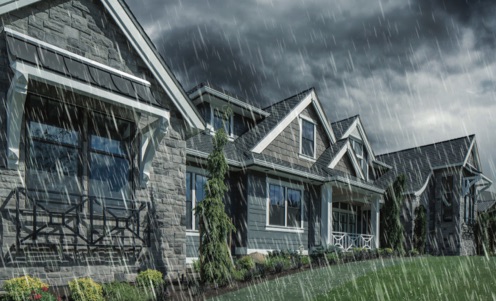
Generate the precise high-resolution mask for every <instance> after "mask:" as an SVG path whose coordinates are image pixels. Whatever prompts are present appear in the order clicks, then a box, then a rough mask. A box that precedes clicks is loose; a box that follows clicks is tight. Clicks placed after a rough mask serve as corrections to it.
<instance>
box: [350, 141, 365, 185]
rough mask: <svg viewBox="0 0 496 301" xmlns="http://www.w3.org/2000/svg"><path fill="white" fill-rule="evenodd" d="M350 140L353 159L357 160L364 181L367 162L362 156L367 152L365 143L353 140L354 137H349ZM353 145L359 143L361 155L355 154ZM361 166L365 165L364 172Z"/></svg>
mask: <svg viewBox="0 0 496 301" xmlns="http://www.w3.org/2000/svg"><path fill="white" fill-rule="evenodd" d="M350 140H351V149H352V150H353V153H355V157H356V158H357V163H358V167H359V168H360V169H361V170H362V173H363V177H364V178H365V180H368V179H369V163H368V162H367V160H365V156H364V155H365V152H366V151H367V147H366V146H365V143H364V142H363V141H362V140H360V139H358V138H355V137H354V136H350ZM354 143H359V144H361V145H362V155H359V154H357V152H356V151H355V147H354ZM362 164H365V167H366V168H365V170H363V168H364V166H362Z"/></svg>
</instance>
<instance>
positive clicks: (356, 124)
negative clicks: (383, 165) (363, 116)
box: [340, 117, 375, 161]
mask: <svg viewBox="0 0 496 301" xmlns="http://www.w3.org/2000/svg"><path fill="white" fill-rule="evenodd" d="M355 128H356V129H357V130H358V132H359V133H360V136H361V139H362V142H364V144H365V148H367V152H368V153H369V158H370V159H369V160H370V161H375V155H374V151H373V150H372V146H370V143H369V139H368V137H367V135H365V131H364V130H363V125H362V122H361V121H360V117H357V118H356V119H355V121H353V123H352V124H351V126H350V127H349V128H348V130H346V132H345V133H344V134H343V136H342V137H341V138H340V139H344V138H348V137H349V136H353V135H351V133H352V132H353V130H355Z"/></svg>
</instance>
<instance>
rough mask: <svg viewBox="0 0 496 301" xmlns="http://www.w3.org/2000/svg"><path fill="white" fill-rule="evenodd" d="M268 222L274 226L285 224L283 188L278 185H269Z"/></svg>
mask: <svg viewBox="0 0 496 301" xmlns="http://www.w3.org/2000/svg"><path fill="white" fill-rule="evenodd" d="M269 198H270V208H269V224H270V225H276V226H285V221H284V215H285V211H286V210H285V204H284V203H285V199H284V188H283V187H282V186H279V185H272V184H271V185H269Z"/></svg>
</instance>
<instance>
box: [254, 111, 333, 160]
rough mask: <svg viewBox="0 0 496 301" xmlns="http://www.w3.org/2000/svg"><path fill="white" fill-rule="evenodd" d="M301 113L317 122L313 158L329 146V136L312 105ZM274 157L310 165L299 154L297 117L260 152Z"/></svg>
mask: <svg viewBox="0 0 496 301" xmlns="http://www.w3.org/2000/svg"><path fill="white" fill-rule="evenodd" d="M301 115H303V116H307V117H310V118H311V119H312V120H314V121H315V122H318V123H317V126H316V149H315V155H316V156H315V158H319V157H320V155H322V153H323V152H324V151H325V150H326V149H327V148H328V147H329V143H330V142H329V138H328V137H327V134H326V132H325V130H324V128H323V126H322V125H321V123H320V120H319V118H318V115H317V112H315V109H314V108H313V106H312V105H309V106H308V107H307V108H306V109H305V110H304V111H303V112H302V113H301ZM262 154H264V155H268V156H271V157H274V158H278V159H281V160H284V161H287V162H290V163H292V164H297V165H301V166H305V167H310V166H312V165H313V162H311V161H308V160H305V159H301V158H300V157H299V154H300V123H299V118H295V119H294V120H293V121H292V122H291V123H290V124H289V125H288V126H287V127H286V128H285V129H284V130H283V131H282V132H281V133H280V134H279V135H278V136H277V137H276V138H275V139H274V140H273V141H272V142H271V143H270V144H269V145H268V146H267V147H266V148H265V150H264V151H263V152H262Z"/></svg>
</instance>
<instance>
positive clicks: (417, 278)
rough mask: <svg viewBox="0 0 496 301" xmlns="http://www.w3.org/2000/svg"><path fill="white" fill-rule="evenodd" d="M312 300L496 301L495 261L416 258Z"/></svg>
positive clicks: (361, 278) (351, 282)
mask: <svg viewBox="0 0 496 301" xmlns="http://www.w3.org/2000/svg"><path fill="white" fill-rule="evenodd" d="M315 300H317V301H328V300H344V301H345V300H449V301H456V300H463V301H465V300H496V258H495V257H490V258H485V257H423V258H417V259H415V260H411V261H409V262H408V261H407V262H404V263H401V264H398V265H394V266H390V267H386V268H384V269H380V270H377V271H373V272H371V273H368V274H366V275H363V276H361V277H358V278H356V279H354V280H352V281H349V282H347V283H346V284H344V285H341V286H339V287H336V288H334V289H331V290H330V291H329V292H328V293H326V294H325V295H321V296H318V297H317V298H316V299H315Z"/></svg>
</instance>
